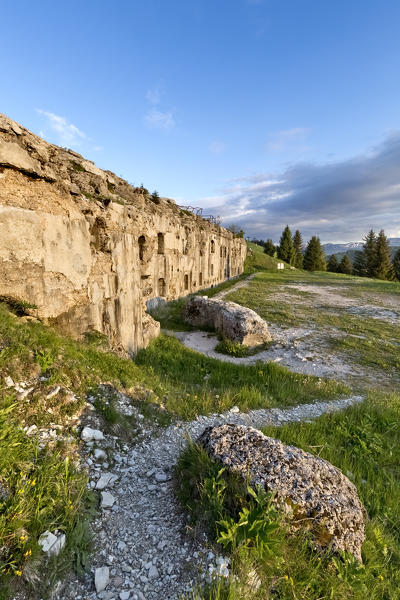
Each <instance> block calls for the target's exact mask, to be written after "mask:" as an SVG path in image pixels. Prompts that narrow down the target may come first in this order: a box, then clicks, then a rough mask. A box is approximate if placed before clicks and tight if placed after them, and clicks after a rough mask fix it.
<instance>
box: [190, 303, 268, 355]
mask: <svg viewBox="0 0 400 600" xmlns="http://www.w3.org/2000/svg"><path fill="white" fill-rule="evenodd" d="M184 314H185V320H186V321H187V322H188V323H190V324H191V325H195V326H197V327H212V328H213V329H215V331H217V332H218V333H219V334H220V335H221V336H222V337H224V338H227V339H228V340H232V341H233V342H239V343H240V344H243V345H244V346H259V345H260V344H264V343H266V342H270V341H271V339H272V338H271V334H270V332H269V330H268V325H267V323H266V322H265V321H264V320H263V319H262V318H261V317H260V316H259V315H258V314H257V313H256V312H254V311H253V310H251V309H250V308H246V307H244V306H240V304H236V303H235V302H224V301H223V300H215V299H214V298H208V297H207V296H193V297H192V298H191V299H190V300H189V301H188V302H187V303H186V305H185V313H184Z"/></svg>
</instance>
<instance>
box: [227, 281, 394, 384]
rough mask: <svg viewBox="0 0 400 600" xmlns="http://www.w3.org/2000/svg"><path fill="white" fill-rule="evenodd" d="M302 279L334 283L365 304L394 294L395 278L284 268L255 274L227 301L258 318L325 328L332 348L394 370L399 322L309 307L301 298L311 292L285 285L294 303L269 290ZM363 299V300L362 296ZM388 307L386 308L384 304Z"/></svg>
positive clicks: (358, 360) (379, 302)
mask: <svg viewBox="0 0 400 600" xmlns="http://www.w3.org/2000/svg"><path fill="white" fill-rule="evenodd" d="M290 283H302V284H303V283H304V284H311V285H313V284H314V285H318V286H328V287H330V286H333V287H335V288H340V290H339V292H338V293H340V294H341V295H344V296H348V297H358V298H363V297H364V298H366V297H367V298H371V299H370V300H369V303H370V304H374V305H377V306H381V307H385V294H390V295H394V296H397V295H400V283H398V282H389V281H379V280H373V279H366V278H360V277H351V276H348V275H339V274H336V273H307V272H306V271H284V272H282V273H276V272H275V273H267V272H262V273H260V274H259V275H258V276H257V277H256V279H254V280H253V281H251V282H250V284H249V286H248V287H245V288H241V289H239V290H237V291H236V292H233V293H232V294H230V295H229V298H228V299H229V300H232V301H234V302H238V303H239V304H243V305H244V306H248V307H249V308H252V309H253V310H255V311H256V312H257V313H258V314H259V315H260V316H261V317H262V318H263V319H265V320H266V321H268V322H271V323H277V324H279V325H282V326H286V327H293V326H294V327H300V326H305V327H309V326H315V327H317V328H324V327H326V328H330V329H332V330H334V331H335V335H330V336H328V339H327V343H328V345H330V346H331V347H332V348H333V349H336V350H339V351H341V352H343V353H345V354H347V355H348V357H349V360H351V361H354V362H356V363H358V364H360V365H364V366H370V367H372V368H374V369H376V370H377V372H378V373H379V370H384V371H386V372H387V371H390V370H393V371H394V372H399V370H400V346H399V342H398V340H399V339H400V326H399V325H398V324H393V323H390V322H388V321H385V320H383V319H375V318H373V317H371V316H369V315H368V314H352V313H350V312H349V311H348V310H347V309H346V308H340V307H335V309H332V308H329V307H326V308H324V307H323V303H321V305H322V309H321V310H316V309H315V308H314V307H312V306H310V305H307V303H302V302H301V301H302V300H303V301H304V300H305V299H307V297H309V298H310V299H311V298H313V299H314V298H315V296H314V294H311V293H309V294H308V293H307V292H304V291H299V290H296V289H293V288H292V289H291V290H290V296H291V298H292V299H293V300H294V299H295V298H296V297H298V298H299V302H295V301H292V302H290V303H289V302H282V301H281V300H280V299H279V296H277V297H276V298H274V295H275V294H279V293H282V292H286V290H285V289H284V288H282V286H283V285H285V284H290ZM367 303H368V301H367ZM389 308H390V307H389Z"/></svg>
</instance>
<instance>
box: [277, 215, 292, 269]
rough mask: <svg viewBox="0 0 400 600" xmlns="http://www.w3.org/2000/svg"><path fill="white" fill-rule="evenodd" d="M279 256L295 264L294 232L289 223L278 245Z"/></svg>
mask: <svg viewBox="0 0 400 600" xmlns="http://www.w3.org/2000/svg"><path fill="white" fill-rule="evenodd" d="M278 257H279V258H280V259H281V260H284V261H285V262H287V263H289V265H293V263H294V261H295V251H294V248H293V240H292V232H291V231H290V228H289V225H286V227H285V229H284V230H283V232H282V235H281V239H280V241H279V247H278Z"/></svg>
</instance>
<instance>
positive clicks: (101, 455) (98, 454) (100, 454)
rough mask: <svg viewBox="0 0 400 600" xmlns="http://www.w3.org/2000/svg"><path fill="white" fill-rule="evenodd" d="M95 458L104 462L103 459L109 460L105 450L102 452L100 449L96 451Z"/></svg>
mask: <svg viewBox="0 0 400 600" xmlns="http://www.w3.org/2000/svg"><path fill="white" fill-rule="evenodd" d="M94 457H95V459H96V460H103V459H105V458H107V454H106V453H105V452H104V450H101V449H100V448H96V449H95V451H94Z"/></svg>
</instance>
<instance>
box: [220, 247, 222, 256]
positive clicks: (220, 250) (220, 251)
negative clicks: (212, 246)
mask: <svg viewBox="0 0 400 600" xmlns="http://www.w3.org/2000/svg"><path fill="white" fill-rule="evenodd" d="M219 256H220V258H222V246H220V248H219Z"/></svg>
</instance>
